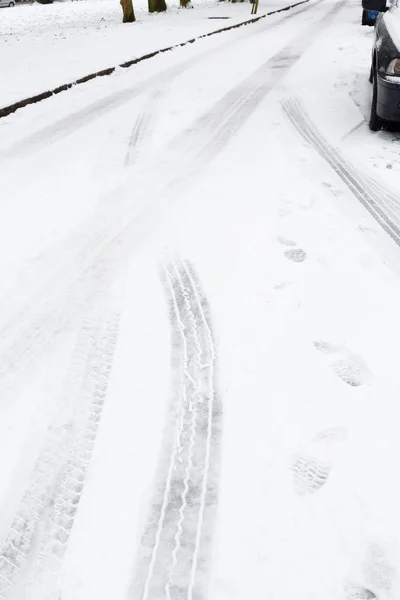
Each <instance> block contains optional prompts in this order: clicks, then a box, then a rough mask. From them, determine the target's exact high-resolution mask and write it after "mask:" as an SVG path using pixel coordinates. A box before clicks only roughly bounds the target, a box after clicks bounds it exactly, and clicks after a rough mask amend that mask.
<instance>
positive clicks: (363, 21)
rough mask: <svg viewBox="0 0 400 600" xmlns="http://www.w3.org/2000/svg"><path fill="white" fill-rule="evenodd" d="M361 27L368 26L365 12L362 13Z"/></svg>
mask: <svg viewBox="0 0 400 600" xmlns="http://www.w3.org/2000/svg"><path fill="white" fill-rule="evenodd" d="M361 25H368V13H367V11H366V10H363V11H362V17H361Z"/></svg>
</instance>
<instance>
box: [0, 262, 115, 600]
mask: <svg viewBox="0 0 400 600" xmlns="http://www.w3.org/2000/svg"><path fill="white" fill-rule="evenodd" d="M110 275H111V273H110ZM112 283H113V282H112V280H111V279H110V277H106V278H105V279H104V281H103V282H102V285H103V286H104V287H103V288H101V287H99V288H97V289H96V291H95V293H93V297H94V302H93V303H92V304H91V305H90V306H89V310H88V311H87V314H86V316H85V318H84V319H83V325H82V327H81V329H80V331H79V334H78V338H77V343H76V347H75V350H74V353H73V356H72V359H71V362H70V367H69V369H68V371H67V375H66V380H65V386H64V392H63V395H62V398H61V401H60V405H59V407H58V410H57V411H56V414H55V417H54V419H53V423H52V424H51V426H50V428H49V431H48V434H47V437H46V440H45V443H44V446H43V448H42V450H41V452H40V453H39V456H38V458H37V460H36V463H35V466H34V469H33V472H32V474H31V478H30V482H29V486H28V488H27V490H26V492H25V493H24V495H23V497H22V499H21V502H20V505H19V507H18V508H17V512H16V515H15V517H14V519H13V522H12V523H11V526H10V528H9V531H8V533H6V537H5V540H4V542H3V544H2V546H1V548H0V599H1V600H10V599H11V598H14V597H15V594H18V593H20V594H23V593H24V590H25V594H27V595H26V597H29V599H30V600H45V599H47V598H58V595H57V587H58V583H59V574H60V569H61V566H62V561H63V558H64V554H65V551H66V548H67V543H68V539H69V536H70V533H71V530H72V526H73V523H74V518H75V514H76V511H77V508H78V505H79V501H80V498H81V495H82V492H83V487H84V482H85V476H86V471H87V469H88V466H89V463H90V459H91V455H92V452H93V448H94V443H95V438H96V434H97V429H98V426H99V423H100V419H101V414H102V409H103V405H104V401H105V397H106V393H107V386H108V379H109V375H110V371H111V367H112V361H113V354H114V349H115V345H116V341H117V336H118V326H119V301H120V283H121V281H120V280H119V278H117V282H116V283H117V285H115V284H114V288H113V290H112V292H111V295H112V297H111V295H110V296H109V295H108V294H107V293H106V289H107V287H112ZM24 597H25V596H24Z"/></svg>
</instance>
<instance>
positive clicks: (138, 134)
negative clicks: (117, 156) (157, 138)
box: [124, 83, 170, 167]
mask: <svg viewBox="0 0 400 600" xmlns="http://www.w3.org/2000/svg"><path fill="white" fill-rule="evenodd" d="M169 87H170V86H169V85H168V84H167V83H166V84H165V86H164V87H160V88H156V89H155V90H154V91H153V92H152V94H151V95H150V98H149V101H148V102H146V108H145V109H144V111H143V112H142V113H140V114H139V116H138V117H137V119H136V121H135V123H134V126H133V129H132V133H131V136H130V138H129V142H128V149H127V152H126V155H125V161H124V166H125V167H131V166H132V165H133V164H135V163H136V161H137V158H138V155H139V152H140V153H141V154H142V152H143V143H144V141H145V140H146V139H147V138H148V137H149V135H150V133H151V130H152V128H153V126H154V121H155V113H156V110H157V108H158V107H159V106H160V104H161V102H162V100H163V99H164V98H165V97H166V95H167V93H168V91H169Z"/></svg>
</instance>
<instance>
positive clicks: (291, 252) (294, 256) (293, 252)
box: [284, 248, 307, 263]
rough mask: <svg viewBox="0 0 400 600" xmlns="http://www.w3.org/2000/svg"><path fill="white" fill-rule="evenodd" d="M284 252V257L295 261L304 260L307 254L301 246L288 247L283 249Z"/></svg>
mask: <svg viewBox="0 0 400 600" xmlns="http://www.w3.org/2000/svg"><path fill="white" fill-rule="evenodd" d="M284 254H285V256H286V258H288V259H289V260H292V261H293V262H297V263H301V262H304V261H305V260H306V258H307V254H306V253H305V251H304V250H303V249H302V248H290V249H288V250H285V253H284Z"/></svg>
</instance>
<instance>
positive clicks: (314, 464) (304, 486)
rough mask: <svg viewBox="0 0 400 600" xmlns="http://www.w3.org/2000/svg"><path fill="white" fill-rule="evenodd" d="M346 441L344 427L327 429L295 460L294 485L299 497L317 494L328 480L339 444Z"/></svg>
mask: <svg viewBox="0 0 400 600" xmlns="http://www.w3.org/2000/svg"><path fill="white" fill-rule="evenodd" d="M345 439H346V430H345V429H344V428H342V427H337V428H331V429H325V430H323V431H321V432H320V433H318V434H317V435H316V436H315V438H314V439H313V440H312V442H311V443H310V444H308V445H307V446H306V447H305V448H304V449H303V450H302V451H301V452H298V453H297V454H296V455H295V457H294V458H293V461H292V464H291V470H292V476H293V483H294V487H295V490H296V492H297V494H298V495H299V496H307V495H311V494H314V493H315V492H317V491H318V490H319V489H320V488H321V487H322V486H323V485H324V484H325V483H326V482H327V480H328V477H329V475H330V473H331V470H332V458H333V456H334V453H335V446H336V444H337V442H340V441H344V440H345Z"/></svg>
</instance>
